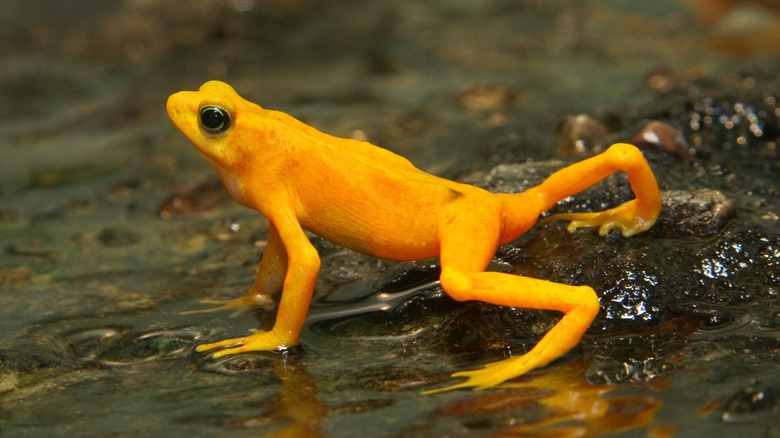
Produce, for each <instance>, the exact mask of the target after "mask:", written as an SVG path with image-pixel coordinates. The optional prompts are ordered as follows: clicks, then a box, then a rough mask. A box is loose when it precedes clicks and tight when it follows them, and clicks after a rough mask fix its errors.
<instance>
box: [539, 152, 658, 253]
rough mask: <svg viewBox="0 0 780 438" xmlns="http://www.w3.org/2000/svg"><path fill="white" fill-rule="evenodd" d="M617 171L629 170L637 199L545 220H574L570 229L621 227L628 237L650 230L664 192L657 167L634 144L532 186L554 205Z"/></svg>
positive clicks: (549, 203) (601, 230)
mask: <svg viewBox="0 0 780 438" xmlns="http://www.w3.org/2000/svg"><path fill="white" fill-rule="evenodd" d="M617 171H623V172H626V173H627V174H628V179H629V183H630V184H631V189H632V191H633V192H634V195H635V196H636V199H633V200H631V201H629V202H626V203H625V204H623V205H620V206H618V207H615V208H612V209H609V210H606V211H603V212H598V213H563V214H555V215H552V216H550V217H548V218H546V219H545V221H549V220H567V221H571V223H570V224H569V226H568V228H567V229H568V230H569V231H573V230H575V229H577V228H583V227H599V234H601V235H604V234H606V233H608V232H609V231H611V230H614V229H617V230H620V232H621V233H622V234H623V236H626V237H629V236H633V235H634V234H638V233H641V232H644V231H647V230H648V229H650V227H652V226H653V224H654V223H655V221H656V219H657V218H658V214H659V213H660V211H661V193H660V191H659V190H658V183H657V182H656V180H655V176H654V175H653V171H652V170H651V169H650V166H649V165H648V164H647V161H646V160H645V159H644V157H643V156H642V153H641V152H640V151H639V149H637V148H636V147H635V146H632V145H630V144H625V143H618V144H615V145H612V146H611V147H610V148H609V149H607V150H606V151H604V152H603V153H601V154H599V155H596V156H595V157H592V158H589V159H587V160H584V161H581V162H579V163H575V164H573V165H571V166H568V167H566V168H564V169H561V170H559V171H558V172H555V173H554V174H552V175H551V176H550V177H549V178H547V179H546V180H545V181H544V182H543V183H542V184H540V185H539V186H537V187H535V188H533V189H531V190H532V191H536V192H537V193H538V194H540V195H541V196H543V197H544V198H545V200H546V202H547V208H551V207H552V206H553V205H555V203H557V202H558V201H559V200H561V199H564V198H567V197H569V196H571V195H574V194H576V193H579V192H580V191H582V190H585V189H586V188H588V187H590V186H592V185H593V184H595V183H597V182H598V181H600V180H602V179H604V178H606V177H607V176H609V175H610V174H612V173H614V172H617Z"/></svg>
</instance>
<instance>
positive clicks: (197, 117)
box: [166, 81, 248, 171]
mask: <svg viewBox="0 0 780 438" xmlns="http://www.w3.org/2000/svg"><path fill="white" fill-rule="evenodd" d="M246 103H248V102H246V101H245V100H244V99H242V98H241V97H240V96H239V95H238V94H237V93H236V92H235V90H233V88H232V87H231V86H230V85H228V84H226V83H224V82H219V81H210V82H206V83H205V84H203V85H202V86H201V87H200V89H199V90H198V91H180V92H178V93H175V94H172V95H171V96H170V97H169V98H168V102H167V104H166V110H167V111H168V117H170V119H171V121H172V122H173V124H174V125H175V126H176V128H178V129H179V131H181V132H182V133H183V134H184V135H185V136H187V138H188V139H189V140H190V141H191V142H192V144H193V145H195V147H196V148H198V151H199V152H200V154H201V155H202V156H203V158H205V159H206V161H208V162H209V164H211V165H212V166H213V167H214V168H215V169H216V170H217V171H221V170H226V168H230V167H232V165H233V164H234V163H235V162H236V160H237V159H240V157H239V155H242V154H241V151H240V149H237V148H234V147H231V146H232V144H236V142H235V137H236V134H237V129H236V121H237V120H236V119H237V118H238V115H239V110H240V107H241V106H242V105H245V104H246Z"/></svg>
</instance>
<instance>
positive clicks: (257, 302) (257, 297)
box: [181, 293, 274, 317]
mask: <svg viewBox="0 0 780 438" xmlns="http://www.w3.org/2000/svg"><path fill="white" fill-rule="evenodd" d="M199 303H201V304H216V306H215V307H210V308H208V309H198V310H187V311H184V312H181V314H182V315H189V314H192V313H210V312H220V311H223V310H232V311H233V313H231V314H230V316H231V317H233V316H236V315H239V314H241V313H244V312H247V311H249V310H253V309H257V308H263V309H271V308H273V306H274V300H273V299H272V298H271V297H270V296H268V295H265V294H254V293H249V294H246V295H244V296H242V297H239V298H234V299H232V300H209V299H206V300H200V301H199Z"/></svg>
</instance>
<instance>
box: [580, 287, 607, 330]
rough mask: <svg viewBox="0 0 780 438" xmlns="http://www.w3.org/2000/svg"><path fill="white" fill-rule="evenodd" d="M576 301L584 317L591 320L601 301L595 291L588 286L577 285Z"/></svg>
mask: <svg viewBox="0 0 780 438" xmlns="http://www.w3.org/2000/svg"><path fill="white" fill-rule="evenodd" d="M577 294H578V300H577V301H578V303H577V307H578V308H579V309H581V312H582V313H583V315H584V318H586V319H590V320H591V321H592V320H594V319H595V318H596V315H598V313H599V311H600V310H601V302H600V301H599V296H598V294H596V291H595V290H593V288H592V287H590V286H577Z"/></svg>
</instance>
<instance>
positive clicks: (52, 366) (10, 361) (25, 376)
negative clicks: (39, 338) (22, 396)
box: [0, 345, 75, 393]
mask: <svg viewBox="0 0 780 438" xmlns="http://www.w3.org/2000/svg"><path fill="white" fill-rule="evenodd" d="M74 367H75V363H74V361H72V360H70V359H69V358H68V357H66V356H65V355H63V354H62V352H60V351H57V350H55V349H54V348H52V347H50V346H48V345H25V346H23V347H21V348H15V349H5V350H0V393H3V392H6V391H11V390H14V389H17V388H21V387H24V386H27V385H30V384H35V383H37V382H39V381H40V380H43V379H45V378H47V377H48V376H51V375H53V374H58V373H64V372H67V371H70V370H72V369H73V368H74Z"/></svg>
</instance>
